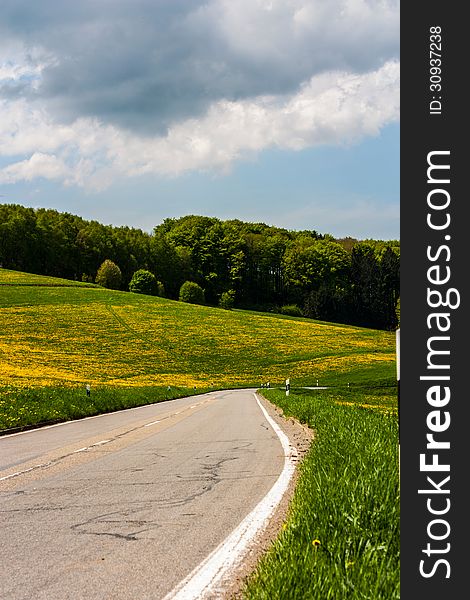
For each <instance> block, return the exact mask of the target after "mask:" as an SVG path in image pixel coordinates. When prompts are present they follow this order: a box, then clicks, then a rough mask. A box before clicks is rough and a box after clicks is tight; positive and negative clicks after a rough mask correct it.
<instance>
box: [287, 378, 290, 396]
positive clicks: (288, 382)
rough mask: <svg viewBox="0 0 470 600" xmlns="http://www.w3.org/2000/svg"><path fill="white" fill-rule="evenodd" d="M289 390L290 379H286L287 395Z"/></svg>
mask: <svg viewBox="0 0 470 600" xmlns="http://www.w3.org/2000/svg"><path fill="white" fill-rule="evenodd" d="M289 392H290V379H286V396H288V395H289Z"/></svg>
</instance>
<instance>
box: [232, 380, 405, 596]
mask: <svg viewBox="0 0 470 600" xmlns="http://www.w3.org/2000/svg"><path fill="white" fill-rule="evenodd" d="M263 394H264V395H265V396H266V397H267V398H268V399H269V400H271V401H272V402H274V403H275V404H277V405H278V406H279V407H280V408H281V409H282V411H283V412H284V414H285V415H286V416H287V417H291V416H292V417H295V418H297V419H299V420H300V421H301V422H303V423H306V424H308V425H309V426H310V427H311V428H313V429H314V431H315V438H314V440H313V442H312V446H311V449H310V451H309V453H308V454H307V456H306V457H305V459H304V461H303V463H302V466H301V470H300V478H299V481H298V483H297V485H296V489H295V492H294V497H293V499H292V501H291V505H290V511H289V517H288V520H287V522H286V524H285V525H284V527H283V530H282V532H281V534H280V535H279V537H278V539H277V540H276V541H275V543H274V544H273V546H272V548H271V549H270V551H269V552H268V553H267V554H266V555H265V557H264V558H263V559H262V560H261V562H260V563H259V566H258V568H257V570H256V572H255V574H254V576H253V577H252V578H251V580H250V581H249V583H248V586H247V587H246V589H245V590H244V594H243V597H244V598H246V599H247V600H265V599H267V598H270V599H271V598H276V599H281V598H289V600H304V599H309V600H365V599H368V600H398V599H399V597H400V561H399V556H400V496H399V472H398V464H399V460H398V419H397V411H396V404H397V398H396V394H394V397H393V398H390V399H391V400H393V401H394V404H395V410H389V408H388V406H387V405H386V404H387V403H386V401H385V398H387V397H388V396H389V395H390V391H389V392H388V394H387V392H386V391H385V392H384V391H383V390H380V391H374V390H368V389H367V388H363V389H362V390H358V391H356V392H352V391H349V390H346V389H344V388H343V389H342V390H325V391H323V390H315V391H314V390H312V391H310V392H309V391H307V390H295V391H293V392H292V391H291V393H290V395H289V397H286V395H285V393H284V392H282V391H277V390H272V391H266V390H263ZM374 398H375V399H376V402H375V404H374V402H373V400H374ZM384 402H385V406H384ZM369 406H372V407H373V408H369Z"/></svg>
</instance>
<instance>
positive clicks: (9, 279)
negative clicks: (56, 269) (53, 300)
mask: <svg viewBox="0 0 470 600" xmlns="http://www.w3.org/2000/svg"><path fill="white" fill-rule="evenodd" d="M6 285H13V286H18V285H26V286H36V285H37V286H48V287H52V286H53V287H97V286H96V284H94V283H83V282H81V281H74V280H71V279H61V278H59V277H46V276H44V275H35V274H34V273H23V272H21V271H12V270H10V269H0V286H6Z"/></svg>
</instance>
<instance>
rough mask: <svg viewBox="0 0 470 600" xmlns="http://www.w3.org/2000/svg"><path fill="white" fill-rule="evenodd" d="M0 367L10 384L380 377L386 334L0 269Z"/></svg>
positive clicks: (389, 339)
mask: <svg viewBox="0 0 470 600" xmlns="http://www.w3.org/2000/svg"><path fill="white" fill-rule="evenodd" d="M0 369H1V372H2V385H4V386H5V385H7V386H15V387H24V386H26V387H36V386H57V385H70V386H77V385H80V386H82V385H85V384H87V383H88V384H90V385H94V386H107V387H109V386H112V387H116V386H121V387H122V386H125V387H128V386H168V385H172V386H186V387H191V388H193V387H194V386H196V388H197V387H207V386H216V387H230V386H245V385H255V386H260V385H261V384H262V383H264V382H267V381H270V382H271V383H272V384H276V383H278V384H279V383H282V382H284V380H285V379H286V378H290V380H291V385H292V386H294V385H316V381H317V379H318V380H319V384H320V385H323V384H330V385H331V384H335V383H345V382H346V381H349V380H351V381H359V380H364V381H370V382H374V383H380V382H382V383H383V382H385V381H388V382H391V381H393V379H394V376H395V335H394V333H393V332H386V331H378V330H371V329H363V328H359V327H352V326H343V325H335V324H329V323H321V322H315V321H312V320H310V319H303V318H291V317H288V318H286V317H282V316H280V315H272V314H270V315H266V314H261V313H249V312H245V311H239V310H233V311H228V310H223V309H220V308H213V307H208V306H196V305H191V304H185V303H182V302H176V301H172V300H166V299H163V298H158V297H153V296H152V297H151V296H145V295H141V294H132V293H129V292H117V291H111V290H107V289H104V288H100V287H97V286H90V285H89V284H78V283H77V282H67V280H55V279H54V278H50V277H47V278H46V277H41V276H38V275H28V274H20V273H17V272H15V271H8V270H5V269H0Z"/></svg>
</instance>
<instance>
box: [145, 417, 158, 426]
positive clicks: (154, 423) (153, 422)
mask: <svg viewBox="0 0 470 600" xmlns="http://www.w3.org/2000/svg"><path fill="white" fill-rule="evenodd" d="M161 421H162V420H161V419H158V421H152V422H151V423H147V425H144V427H150V426H151V425H156V424H157V423H161Z"/></svg>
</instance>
